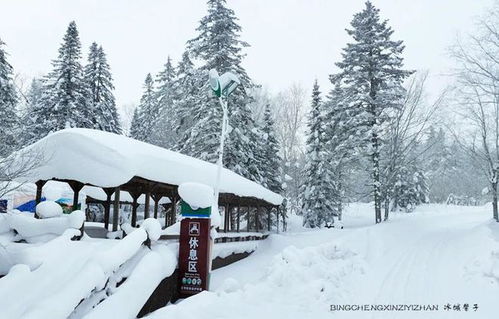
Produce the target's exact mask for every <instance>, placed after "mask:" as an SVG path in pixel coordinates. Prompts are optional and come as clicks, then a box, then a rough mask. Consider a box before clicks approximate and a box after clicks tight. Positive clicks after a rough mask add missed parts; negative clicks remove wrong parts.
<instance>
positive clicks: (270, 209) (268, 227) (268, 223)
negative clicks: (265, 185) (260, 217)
mask: <svg viewBox="0 0 499 319" xmlns="http://www.w3.org/2000/svg"><path fill="white" fill-rule="evenodd" d="M266 207H267V231H270V229H271V226H272V225H271V222H270V219H271V217H272V215H271V212H272V207H269V206H266Z"/></svg>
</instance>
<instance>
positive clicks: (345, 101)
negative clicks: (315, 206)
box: [323, 81, 365, 219]
mask: <svg viewBox="0 0 499 319" xmlns="http://www.w3.org/2000/svg"><path fill="white" fill-rule="evenodd" d="M332 84H333V89H332V90H331V91H330V92H329V94H328V96H327V99H326V101H325V102H324V120H323V121H324V123H326V124H325V131H324V134H325V138H324V143H325V146H324V147H325V148H326V149H327V157H326V158H325V159H324V160H325V161H326V162H327V163H328V165H329V169H330V170H331V175H330V177H329V178H330V180H329V183H330V185H332V187H330V189H329V190H330V193H329V195H328V198H329V200H330V201H331V202H332V203H333V215H334V216H337V217H338V218H339V219H341V216H342V211H343V207H344V205H345V201H346V198H345V190H346V188H347V182H348V179H347V176H349V175H350V172H351V171H352V167H354V166H356V165H357V164H358V161H359V157H358V149H359V147H360V145H361V144H362V142H361V138H360V137H361V136H363V134H364V132H365V129H364V128H363V127H361V126H359V123H358V119H357V115H358V113H359V112H360V110H359V109H358V108H354V107H352V105H351V100H350V99H349V96H348V95H347V94H346V92H345V91H344V90H343V89H342V88H341V86H340V85H339V83H337V82H334V81H332ZM355 188H358V185H356V186H355Z"/></svg>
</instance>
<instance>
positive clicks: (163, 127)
mask: <svg viewBox="0 0 499 319" xmlns="http://www.w3.org/2000/svg"><path fill="white" fill-rule="evenodd" d="M176 76H177V74H176V71H175V68H174V67H173V64H172V61H171V59H170V57H168V60H167V61H166V64H165V67H164V69H163V71H161V72H160V73H159V74H158V76H157V79H156V82H157V83H158V91H157V100H158V114H157V117H158V120H157V122H156V126H155V128H154V130H153V132H152V133H153V135H152V136H151V142H152V143H153V144H156V145H159V146H162V147H165V148H173V147H174V146H175V144H176V142H177V139H178V137H177V134H176V131H175V127H176V120H177V114H176V110H175V106H174V104H175V102H176V101H175V98H176V92H175V89H176V86H175V80H176Z"/></svg>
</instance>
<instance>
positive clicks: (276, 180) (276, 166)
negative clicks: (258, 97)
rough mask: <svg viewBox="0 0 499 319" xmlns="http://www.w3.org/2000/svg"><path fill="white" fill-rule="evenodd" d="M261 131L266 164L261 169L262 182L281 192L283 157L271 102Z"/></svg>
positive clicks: (263, 158) (276, 191) (266, 109)
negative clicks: (280, 151) (280, 152)
mask: <svg viewBox="0 0 499 319" xmlns="http://www.w3.org/2000/svg"><path fill="white" fill-rule="evenodd" d="M261 131H262V133H263V139H262V142H263V147H262V150H263V152H262V155H263V156H262V159H261V161H262V163H263V164H264V166H265V167H262V170H261V172H262V178H263V181H262V184H263V185H264V186H265V187H267V188H268V189H270V190H271V191H273V192H274V193H277V194H281V193H282V182H281V176H282V174H281V157H280V155H279V142H278V141H277V138H276V132H275V123H274V118H273V116H272V110H271V108H270V104H267V105H266V106H265V110H264V113H263V123H262V128H261Z"/></svg>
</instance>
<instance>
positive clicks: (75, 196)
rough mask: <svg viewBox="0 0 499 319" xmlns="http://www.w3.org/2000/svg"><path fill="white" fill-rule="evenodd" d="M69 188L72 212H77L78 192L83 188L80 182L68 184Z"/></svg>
mask: <svg viewBox="0 0 499 319" xmlns="http://www.w3.org/2000/svg"><path fill="white" fill-rule="evenodd" d="M68 184H69V187H71V189H72V190H73V208H72V211H75V210H78V198H79V197H80V191H81V189H82V188H83V184H82V183H80V182H69V183H68Z"/></svg>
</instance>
